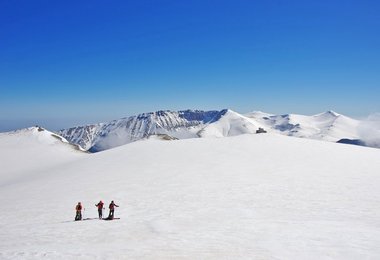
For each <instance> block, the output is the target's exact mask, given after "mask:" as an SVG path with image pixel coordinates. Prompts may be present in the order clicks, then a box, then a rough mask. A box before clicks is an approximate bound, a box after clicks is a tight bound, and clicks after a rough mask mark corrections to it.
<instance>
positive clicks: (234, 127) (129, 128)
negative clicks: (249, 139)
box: [58, 109, 378, 152]
mask: <svg viewBox="0 0 380 260" xmlns="http://www.w3.org/2000/svg"><path fill="white" fill-rule="evenodd" d="M364 124H365V123H364V122H361V121H358V120H355V119H352V118H349V117H346V116H344V115H340V114H338V113H335V112H333V111H327V112H325V113H321V114H318V115H313V116H304V115H296V114H286V115H271V114H267V113H263V112H252V113H248V114H246V115H241V114H239V113H236V112H234V111H232V110H229V109H223V110H220V111H201V110H184V111H157V112H151V113H144V114H140V115H137V116H132V117H128V118H122V119H119V120H114V121H112V122H109V123H101V124H97V125H88V126H79V127H73V128H70V129H64V130H61V131H59V132H58V134H59V135H62V136H63V137H65V138H66V139H67V140H69V141H70V142H71V143H74V144H78V145H80V146H82V147H83V148H84V149H86V150H89V151H91V152H97V151H103V150H107V149H110V148H114V147H117V146H120V145H124V144H127V143H131V142H134V141H137V140H141V139H145V138H147V137H149V136H150V135H167V136H170V137H173V138H176V139H186V138H196V137H227V136H235V135H240V134H247V133H256V130H258V128H259V127H261V128H263V129H265V130H266V131H269V132H274V133H278V134H283V135H288V136H295V137H302V138H310V139H316V140H324V141H331V142H337V141H339V140H341V139H349V140H350V141H351V140H356V139H368V137H367V135H365V136H363V134H360V126H363V125H364ZM377 131H378V129H377ZM366 132H368V131H366ZM372 132H374V131H372ZM376 138H377V139H376V140H377V141H375V142H371V143H368V144H367V142H363V143H365V144H366V145H369V146H374V145H373V144H372V143H375V144H376V143H378V134H377V136H376ZM372 139H373V138H372Z"/></svg>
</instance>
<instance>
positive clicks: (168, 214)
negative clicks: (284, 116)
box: [0, 134, 380, 259]
mask: <svg viewBox="0 0 380 260" xmlns="http://www.w3.org/2000/svg"><path fill="white" fill-rule="evenodd" d="M0 141H1V142H4V139H0ZM1 144H2V143H1ZM28 145H29V144H28ZM28 145H26V146H25V147H27V146H28ZM0 147H3V146H2V145H1V146H0ZM12 147H13V148H12ZM12 147H10V146H9V147H8V148H7V151H4V149H2V148H1V149H0V158H4V156H5V154H6V153H9V150H12V149H14V153H13V154H17V153H18V152H20V153H23V156H25V158H27V156H29V158H32V159H34V160H32V161H34V164H33V163H32V164H29V166H28V167H29V169H26V168H24V167H23V166H22V163H18V164H7V167H8V168H4V167H3V170H2V173H1V175H0V177H1V180H3V176H7V178H9V176H8V175H7V172H8V171H10V170H12V171H17V172H18V173H19V175H18V177H17V179H15V180H12V181H8V182H6V183H3V186H2V188H1V189H0V203H1V204H2V205H4V206H5V207H4V208H5V210H4V211H3V221H2V223H1V224H0V240H1V241H2V243H1V244H0V258H2V259H20V258H21V259H41V258H46V259H67V258H79V259H104V258H112V259H376V258H377V257H378V256H379V255H380V247H379V246H378V245H379V244H380V218H379V215H380V205H379V202H380V191H379V189H378V187H379V184H380V171H379V169H380V150H379V149H372V148H365V147H356V146H349V145H341V144H334V143H328V142H321V141H313V140H307V139H299V138H292V137H286V136H280V135H275V134H262V135H239V136H235V137H228V138H206V139H186V140H179V141H157V140H147V141H138V142H135V143H131V144H128V145H125V146H121V147H118V148H114V149H110V150H107V151H104V152H101V153H96V154H78V152H76V151H73V150H71V149H67V151H66V153H65V154H66V155H62V154H57V153H54V152H52V151H54V150H60V149H62V147H61V146H60V145H56V146H53V147H52V146H47V147H46V146H41V147H39V148H38V151H40V150H48V151H50V152H48V153H46V154H44V156H45V157H44V158H43V159H42V158H39V157H34V156H35V154H36V151H34V152H33V153H30V152H28V151H27V150H24V149H23V148H25V147H24V146H23V145H22V143H21V144H20V145H19V146H12ZM23 150H24V151H23ZM22 151H23V152H22ZM39 154H40V153H39ZM23 158H24V157H23ZM1 163H2V164H3V159H1ZM45 163H46V167H45ZM37 165H38V167H37ZM28 176H33V178H29V177H28ZM100 199H102V200H103V201H104V202H105V205H106V206H108V203H109V202H110V201H111V200H114V201H115V202H116V204H118V205H120V207H119V208H116V210H115V216H116V217H120V218H121V219H120V220H115V221H101V220H97V219H94V220H87V221H82V222H74V221H73V219H74V215H75V212H74V207H75V205H76V203H77V202H78V201H81V202H82V203H83V204H84V207H85V208H86V210H85V211H84V217H85V218H87V217H89V218H96V217H97V209H96V207H95V206H94V204H95V203H97V202H98V201H99V200H100ZM8 205H9V206H8ZM106 214H108V210H107V211H106Z"/></svg>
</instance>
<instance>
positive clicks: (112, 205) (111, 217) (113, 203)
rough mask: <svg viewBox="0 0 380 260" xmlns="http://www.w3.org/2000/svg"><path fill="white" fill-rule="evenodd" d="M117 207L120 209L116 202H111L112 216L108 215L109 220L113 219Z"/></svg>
mask: <svg viewBox="0 0 380 260" xmlns="http://www.w3.org/2000/svg"><path fill="white" fill-rule="evenodd" d="M115 207H119V206H118V205H116V204H115V202H113V201H111V203H110V205H109V209H110V214H109V215H108V218H107V219H113V217H114V211H115Z"/></svg>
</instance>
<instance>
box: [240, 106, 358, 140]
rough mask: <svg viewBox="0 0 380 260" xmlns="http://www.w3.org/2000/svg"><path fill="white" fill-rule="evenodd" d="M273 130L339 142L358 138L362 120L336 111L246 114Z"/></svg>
mask: <svg viewBox="0 0 380 260" xmlns="http://www.w3.org/2000/svg"><path fill="white" fill-rule="evenodd" d="M246 116H247V117H248V118H251V119H252V120H254V121H256V122H259V123H260V124H261V125H263V126H264V128H266V129H270V130H271V131H272V132H275V133H279V134H284V135H288V136H295V137H302V138H311V139H317V140H325V141H332V142H337V141H339V140H340V139H343V138H346V139H358V138H359V133H358V126H359V124H360V121H358V120H355V119H352V118H349V117H346V116H343V115H340V114H338V113H336V112H334V111H327V112H325V113H321V114H317V115H313V116H304V115H297V114H287V115H271V114H266V113H263V112H252V113H249V114H246Z"/></svg>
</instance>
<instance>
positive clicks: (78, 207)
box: [75, 202, 82, 221]
mask: <svg viewBox="0 0 380 260" xmlns="http://www.w3.org/2000/svg"><path fill="white" fill-rule="evenodd" d="M75 210H76V215H75V221H77V220H82V204H81V203H80V202H78V204H77V205H76V207H75Z"/></svg>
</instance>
